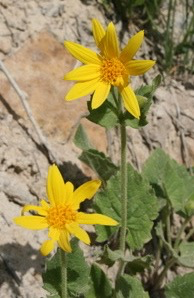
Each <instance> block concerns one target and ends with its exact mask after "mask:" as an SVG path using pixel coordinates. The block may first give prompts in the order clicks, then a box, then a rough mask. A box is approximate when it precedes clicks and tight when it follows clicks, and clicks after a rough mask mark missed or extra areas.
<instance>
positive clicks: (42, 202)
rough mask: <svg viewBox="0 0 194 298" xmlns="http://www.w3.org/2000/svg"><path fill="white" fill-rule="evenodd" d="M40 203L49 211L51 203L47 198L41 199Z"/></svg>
mask: <svg viewBox="0 0 194 298" xmlns="http://www.w3.org/2000/svg"><path fill="white" fill-rule="evenodd" d="M40 205H41V206H42V208H43V209H44V210H45V211H48V209H49V208H50V205H49V204H48V203H47V202H46V201H45V200H41V201H40Z"/></svg>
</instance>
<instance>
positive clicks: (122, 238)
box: [120, 121, 127, 253]
mask: <svg viewBox="0 0 194 298" xmlns="http://www.w3.org/2000/svg"><path fill="white" fill-rule="evenodd" d="M120 132H121V234H120V250H121V251H123V253H124V252H125V238H126V231H127V160H126V153H127V150H126V149H127V136H126V125H125V122H124V121H123V122H122V123H121V124H120Z"/></svg>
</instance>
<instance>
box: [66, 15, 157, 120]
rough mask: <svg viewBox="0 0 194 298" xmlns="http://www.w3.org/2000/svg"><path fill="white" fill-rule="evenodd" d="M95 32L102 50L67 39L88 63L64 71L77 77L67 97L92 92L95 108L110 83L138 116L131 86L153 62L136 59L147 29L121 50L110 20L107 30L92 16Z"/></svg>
mask: <svg viewBox="0 0 194 298" xmlns="http://www.w3.org/2000/svg"><path fill="white" fill-rule="evenodd" d="M92 29H93V36H94V40H95V42H96V45H97V47H98V48H99V50H100V53H99V54H97V53H95V52H94V51H92V50H90V49H87V48H85V47H83V46H81V45H79V44H77V43H74V42H70V41H65V43H64V44H65V47H66V48H67V50H68V51H69V52H70V53H71V54H72V55H73V56H74V57H75V58H76V59H78V60H80V61H81V62H82V63H84V64H86V65H84V66H81V67H79V68H78V69H75V70H73V71H70V72H69V73H67V74H66V75H65V78H64V79H65V80H75V81H78V82H77V83H76V84H75V85H74V86H73V87H72V88H71V89H70V91H69V92H68V93H67V95H66V97H65V99H66V100H73V99H77V98H79V97H82V96H85V95H88V94H90V93H93V92H94V94H93V98H92V109H96V108H98V107H99V106H101V105H102V104H103V102H104V101H105V100H106V98H107V96H108V94H109V91H110V88H111V86H116V87H118V90H119V92H120V94H121V96H122V99H123V101H124V105H125V108H126V109H127V110H128V111H129V112H130V113H131V114H132V115H133V116H134V117H136V118H139V116H140V109H139V105H138V101H137V98H136V96H135V93H134V91H133V89H132V88H131V86H130V84H129V83H130V76H137V75H141V74H143V73H145V72H146V71H147V70H149V69H150V68H151V67H152V66H153V65H154V64H155V61H153V60H133V57H134V55H135V54H136V52H137V51H138V49H139V47H140V45H141V43H142V41H143V37H144V31H140V32H138V33H137V34H136V35H134V36H133V37H132V38H131V39H130V40H129V42H128V44H127V45H126V46H125V47H124V49H123V50H122V51H120V49H119V43H118V39H117V35H116V30H115V26H114V25H113V23H112V22H111V23H109V25H108V27H107V29H106V31H105V30H104V28H103V27H102V25H101V24H100V22H99V21H98V20H96V19H93V20H92Z"/></svg>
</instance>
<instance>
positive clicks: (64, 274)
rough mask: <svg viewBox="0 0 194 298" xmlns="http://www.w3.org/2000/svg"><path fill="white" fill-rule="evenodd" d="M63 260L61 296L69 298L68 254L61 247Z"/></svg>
mask: <svg viewBox="0 0 194 298" xmlns="http://www.w3.org/2000/svg"><path fill="white" fill-rule="evenodd" d="M60 262H61V298H68V296H67V254H66V253H65V252H64V251H63V250H62V249H60Z"/></svg>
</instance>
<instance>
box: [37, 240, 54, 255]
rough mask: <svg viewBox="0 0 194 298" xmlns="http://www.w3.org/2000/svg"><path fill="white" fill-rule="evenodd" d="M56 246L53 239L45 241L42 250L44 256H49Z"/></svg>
mask: <svg viewBox="0 0 194 298" xmlns="http://www.w3.org/2000/svg"><path fill="white" fill-rule="evenodd" d="M54 247H55V241H53V240H46V241H44V242H43V244H42V246H41V248H40V252H41V254H42V255H43V256H47V255H48V254H50V252H51V251H52V250H53V249H54Z"/></svg>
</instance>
